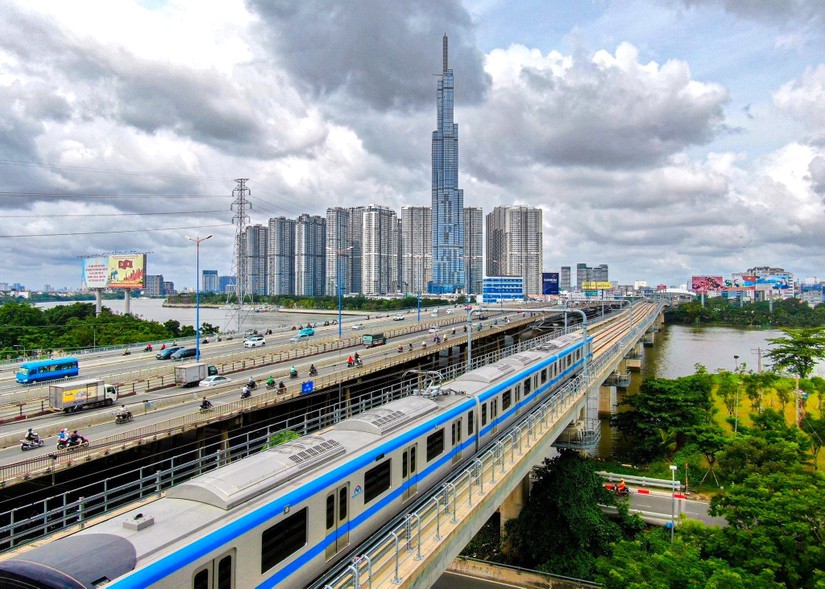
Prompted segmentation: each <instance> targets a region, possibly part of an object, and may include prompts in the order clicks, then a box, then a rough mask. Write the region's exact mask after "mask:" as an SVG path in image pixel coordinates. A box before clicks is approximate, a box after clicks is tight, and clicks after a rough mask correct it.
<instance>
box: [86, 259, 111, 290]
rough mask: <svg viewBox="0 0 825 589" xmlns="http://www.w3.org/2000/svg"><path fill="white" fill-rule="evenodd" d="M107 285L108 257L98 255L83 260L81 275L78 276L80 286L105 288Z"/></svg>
mask: <svg viewBox="0 0 825 589" xmlns="http://www.w3.org/2000/svg"><path fill="white" fill-rule="evenodd" d="M108 285H109V258H108V257H107V256H98V257H96V258H85V259H84V260H83V275H82V276H81V278H80V288H81V289H84V290H85V289H90V288H106V287H107V286H108Z"/></svg>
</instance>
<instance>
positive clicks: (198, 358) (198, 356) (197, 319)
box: [186, 235, 212, 362]
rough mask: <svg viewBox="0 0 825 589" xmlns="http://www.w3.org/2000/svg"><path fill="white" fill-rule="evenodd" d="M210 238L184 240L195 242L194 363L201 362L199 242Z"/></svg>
mask: <svg viewBox="0 0 825 589" xmlns="http://www.w3.org/2000/svg"><path fill="white" fill-rule="evenodd" d="M211 237H212V236H211V235H207V236H206V237H189V236H188V235H187V236H186V239H188V240H189V241H194V242H195V362H200V361H201V282H200V278H201V242H203V241H206V240H207V239H210V238H211Z"/></svg>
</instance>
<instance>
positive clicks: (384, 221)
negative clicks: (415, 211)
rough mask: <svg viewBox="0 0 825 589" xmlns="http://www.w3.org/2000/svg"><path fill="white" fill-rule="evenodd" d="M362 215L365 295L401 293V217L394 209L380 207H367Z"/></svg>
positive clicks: (363, 283)
mask: <svg viewBox="0 0 825 589" xmlns="http://www.w3.org/2000/svg"><path fill="white" fill-rule="evenodd" d="M362 216H363V221H362V230H363V237H362V239H361V243H362V244H363V252H362V258H363V259H362V269H363V276H362V281H361V283H362V285H363V288H364V290H363V291H362V292H363V294H365V295H384V294H389V293H395V292H398V217H397V216H396V214H395V211H394V210H392V209H390V208H388V207H383V206H378V205H370V206H368V207H365V208H364V210H363V212H362Z"/></svg>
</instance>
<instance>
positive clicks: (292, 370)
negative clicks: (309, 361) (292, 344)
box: [289, 365, 298, 378]
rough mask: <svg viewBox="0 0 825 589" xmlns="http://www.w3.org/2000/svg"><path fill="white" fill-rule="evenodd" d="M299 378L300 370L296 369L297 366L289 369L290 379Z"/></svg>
mask: <svg viewBox="0 0 825 589" xmlns="http://www.w3.org/2000/svg"><path fill="white" fill-rule="evenodd" d="M297 377H298V369H297V368H295V365H293V366H292V368H290V369H289V378H297Z"/></svg>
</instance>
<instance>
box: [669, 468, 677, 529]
mask: <svg viewBox="0 0 825 589" xmlns="http://www.w3.org/2000/svg"><path fill="white" fill-rule="evenodd" d="M677 468H678V467H677V466H676V465H675V464H671V465H670V495H671V501H670V543H671V544H673V532H674V529H675V528H676V469H677Z"/></svg>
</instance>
